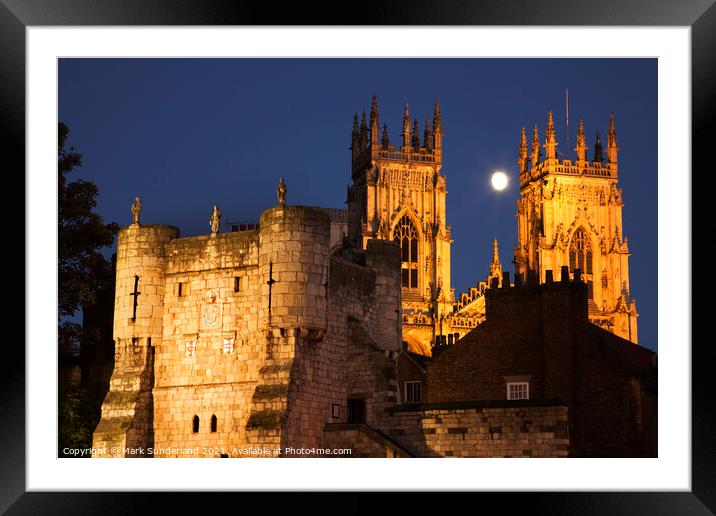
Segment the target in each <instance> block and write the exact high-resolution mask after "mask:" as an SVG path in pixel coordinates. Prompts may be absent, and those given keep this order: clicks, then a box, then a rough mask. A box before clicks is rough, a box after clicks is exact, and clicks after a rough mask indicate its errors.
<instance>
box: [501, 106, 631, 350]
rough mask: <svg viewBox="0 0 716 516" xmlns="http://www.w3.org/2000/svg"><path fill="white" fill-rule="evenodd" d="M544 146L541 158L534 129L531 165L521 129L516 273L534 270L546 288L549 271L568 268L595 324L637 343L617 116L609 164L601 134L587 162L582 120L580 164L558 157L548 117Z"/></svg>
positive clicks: (610, 138) (611, 130)
mask: <svg viewBox="0 0 716 516" xmlns="http://www.w3.org/2000/svg"><path fill="white" fill-rule="evenodd" d="M543 146H544V149H545V154H544V159H542V153H541V151H540V140H539V134H538V129H537V126H535V128H534V132H533V137H532V149H531V151H532V153H531V166H528V159H527V156H528V155H527V138H526V134H525V130H524V129H522V139H521V142H520V152H519V161H518V163H519V170H520V200H519V201H518V203H517V221H518V237H519V238H518V241H519V243H518V245H517V246H516V247H515V267H516V268H515V271H516V273H517V274H520V275H523V276H526V275H527V274H531V273H532V272H533V271H534V273H536V274H538V276H539V279H540V281H541V282H544V281H546V271H547V270H555V271H556V270H560V268H561V267H562V266H564V265H567V266H569V268H570V272H571V274H572V275H574V272H575V270H576V269H579V270H580V272H581V277H582V280H583V281H584V282H586V283H587V285H588V289H589V318H590V320H591V321H592V322H594V323H595V324H597V325H599V326H601V327H602V328H604V329H606V330H607V331H610V332H612V333H614V334H615V335H618V336H619V337H622V338H624V339H627V340H629V341H631V342H634V343H635V344H636V343H637V342H638V338H637V317H638V315H639V314H638V313H637V311H636V302H635V300H634V298H633V297H631V293H630V292H631V291H630V286H629V256H630V254H629V245H628V242H627V238H626V236H624V222H623V220H622V207H623V206H624V202H623V200H622V191H621V189H620V188H618V187H617V184H618V180H619V174H618V171H619V167H618V161H617V153H618V150H619V149H618V147H617V134H616V129H615V123H614V116H611V117H610V119H609V135H608V142H607V159H606V161H605V159H604V156H603V152H602V144H601V140H600V136H599V133H598V132H597V136H596V139H595V145H594V159H593V160H592V161H589V160H588V159H587V143H586V138H585V136H584V126H583V122H582V120H581V118H580V120H579V130H578V133H577V146H576V148H575V149H574V150H575V151H576V153H577V159H576V161H574V162H572V161H571V160H568V159H558V158H557V150H556V149H557V140H556V136H555V129H554V120H553V118H552V112H551V111H550V112H549V114H548V120H547V130H546V135H545V141H544V145H543Z"/></svg>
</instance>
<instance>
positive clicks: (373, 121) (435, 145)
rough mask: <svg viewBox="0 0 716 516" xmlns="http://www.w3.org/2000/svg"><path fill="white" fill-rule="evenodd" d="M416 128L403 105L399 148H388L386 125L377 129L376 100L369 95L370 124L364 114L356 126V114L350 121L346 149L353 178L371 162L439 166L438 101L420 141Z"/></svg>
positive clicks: (439, 128) (440, 136) (440, 146)
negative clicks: (348, 150)
mask: <svg viewBox="0 0 716 516" xmlns="http://www.w3.org/2000/svg"><path fill="white" fill-rule="evenodd" d="M419 129H420V124H419V123H418V120H417V118H415V119H413V118H411V116H410V110H409V107H408V103H407V102H406V103H405V111H404V113H403V130H402V132H401V139H402V145H400V146H397V145H391V144H390V136H389V134H388V125H387V124H383V127H382V128H381V126H380V121H379V113H378V100H377V97H376V96H375V95H373V103H372V106H371V112H370V123H368V122H367V121H366V114H365V112H363V114H362V118H361V122H360V124H359V123H358V113H355V115H354V118H353V131H352V133H351V146H350V149H351V160H352V164H353V174H354V175H355V173H356V172H358V171H360V170H362V169H364V168H366V167H367V166H369V165H370V163H371V162H374V161H378V160H381V161H396V162H416V163H426V164H441V163H442V138H443V129H442V119H441V115H440V104H439V102H438V101H435V107H434V110H433V116H432V120H431V119H430V117H426V118H425V123H424V125H423V137H422V141H421V138H420V134H419V132H420V131H419ZM381 131H382V132H381Z"/></svg>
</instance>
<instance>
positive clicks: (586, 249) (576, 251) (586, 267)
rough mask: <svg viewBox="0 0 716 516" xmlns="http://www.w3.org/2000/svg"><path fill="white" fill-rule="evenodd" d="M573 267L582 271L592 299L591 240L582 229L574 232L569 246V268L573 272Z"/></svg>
mask: <svg viewBox="0 0 716 516" xmlns="http://www.w3.org/2000/svg"><path fill="white" fill-rule="evenodd" d="M574 269H579V270H580V271H581V272H582V277H583V279H584V281H585V282H586V283H587V286H588V291H589V298H590V299H592V297H593V291H592V285H593V283H592V280H593V278H592V242H591V241H590V239H589V237H587V236H586V235H585V234H584V231H583V230H582V229H578V230H577V231H575V232H574V236H572V243H571V245H570V246H569V270H570V272H574Z"/></svg>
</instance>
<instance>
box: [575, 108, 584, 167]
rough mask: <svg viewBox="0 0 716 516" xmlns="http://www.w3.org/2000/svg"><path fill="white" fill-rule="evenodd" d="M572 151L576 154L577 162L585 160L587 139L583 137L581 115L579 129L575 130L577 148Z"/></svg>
mask: <svg viewBox="0 0 716 516" xmlns="http://www.w3.org/2000/svg"><path fill="white" fill-rule="evenodd" d="M574 150H575V151H576V152H577V160H578V161H585V160H586V159H587V139H586V138H585V137H584V122H583V120H582V117H581V115H580V117H579V128H578V129H577V146H576V147H575V149H574Z"/></svg>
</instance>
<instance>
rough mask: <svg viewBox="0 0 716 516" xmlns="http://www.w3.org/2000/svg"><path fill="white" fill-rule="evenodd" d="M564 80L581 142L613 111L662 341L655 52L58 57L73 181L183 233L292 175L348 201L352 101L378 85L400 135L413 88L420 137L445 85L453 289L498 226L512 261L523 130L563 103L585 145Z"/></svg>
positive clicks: (305, 190)
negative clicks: (609, 55) (632, 55)
mask: <svg viewBox="0 0 716 516" xmlns="http://www.w3.org/2000/svg"><path fill="white" fill-rule="evenodd" d="M565 88H568V89H569V102H570V104H569V117H570V119H569V122H570V124H569V125H570V145H569V147H570V148H574V141H575V136H576V131H577V122H578V119H579V116H580V114H581V115H582V116H583V117H584V126H585V133H586V137H587V145H588V146H589V149H588V151H587V152H588V156H589V157H590V158H591V156H592V155H593V143H594V134H595V133H596V131H597V129H599V131H600V133H601V136H602V143H603V145H604V147H605V153H606V143H607V138H606V135H607V130H608V122H609V113H610V112H612V111H613V112H614V115H615V118H616V129H617V138H618V142H619V147H620V149H621V151H620V153H619V177H620V186H621V187H622V188H623V192H624V210H623V217H624V235H625V236H626V237H628V239H629V247H630V251H631V253H632V256H631V258H630V262H629V266H630V280H631V289H632V292H631V293H632V295H633V296H634V297H635V298H636V301H637V309H638V310H639V312H640V317H639V343H640V344H641V345H643V346H646V347H648V348H651V349H654V350H656V349H657V225H656V221H657V60H656V59H61V60H60V64H59V92H58V95H59V120H60V121H62V122H64V123H66V124H67V125H68V126H69V127H70V137H69V143H70V145H73V146H74V147H75V148H76V150H77V151H78V152H80V153H81V154H82V157H83V164H82V167H80V168H79V169H78V170H77V171H76V172H74V173H73V174H72V175H71V179H75V178H83V179H87V180H90V181H93V182H94V183H95V184H96V185H97V186H98V188H99V199H98V206H97V211H98V212H99V213H101V214H102V215H103V216H104V218H105V220H106V221H107V222H109V221H115V222H117V223H119V224H120V225H127V224H129V223H131V212H130V206H131V204H132V202H133V201H134V197H135V196H137V195H139V196H141V198H142V204H143V205H144V208H143V210H142V222H144V223H147V224H171V225H174V226H178V227H179V228H180V231H181V235H182V236H190V235H198V234H206V233H208V232H209V218H210V217H211V212H212V206H213V205H214V204H217V205H218V206H219V207H220V208H221V211H222V214H223V219H222V222H227V223H228V222H231V221H257V220H258V217H259V215H260V213H261V212H262V211H263V210H264V209H266V208H268V207H270V206H273V205H275V204H276V202H277V201H276V195H275V188H276V183H277V182H278V178H279V177H281V176H283V177H284V178H285V180H286V184H287V186H288V195H287V202H288V203H289V204H301V205H310V206H324V207H335V208H344V207H345V204H344V201H345V198H346V186H347V185H348V184H349V182H350V151H349V150H348V147H349V145H350V138H351V126H352V122H353V113H354V112H355V111H358V112H359V114H360V112H361V111H363V110H365V111H366V112H367V113H368V112H369V111H370V100H371V95H372V94H373V93H376V94H377V95H378V106H379V110H380V122H381V125H382V124H383V123H384V122H387V124H388V129H389V132H390V140H391V144H394V145H399V142H400V130H401V122H402V115H403V107H404V104H405V101H406V100H407V101H408V102H409V103H410V111H411V114H412V115H413V117H417V119H418V121H419V123H420V134H421V138H422V131H423V128H424V125H423V124H424V121H425V117H426V115H432V109H433V103H434V100H435V98H436V97H439V98H440V104H441V111H442V118H443V127H444V130H445V136H444V144H443V162H444V164H443V169H442V170H443V174H444V175H445V176H446V177H447V188H448V194H447V219H448V220H447V222H448V223H449V224H451V226H452V237H453V240H454V243H453V244H452V258H451V261H452V286H453V287H454V288H455V295H456V297H457V296H459V294H460V293H461V292H463V291H465V290H467V289H468V288H469V287H471V286H474V285H475V283H476V282H477V281H479V280H482V279H484V277H485V275H486V274H487V271H488V266H489V263H490V261H491V257H492V239H493V237H497V239H498V241H499V243H500V258H501V260H502V264H503V267H504V268H505V270H509V271H510V272H511V273H512V272H513V271H514V266H513V264H512V263H511V261H512V248H513V246H514V244H515V243H516V242H517V223H516V217H515V211H516V204H515V203H516V200H517V198H518V188H519V184H518V182H519V181H518V177H517V163H516V161H517V152H518V145H519V138H520V130H521V128H522V127H526V128H527V129H528V145H529V141H530V139H531V128H532V127H533V126H534V125H535V124H538V125H539V129H540V138H541V139H543V138H544V128H545V124H546V119H547V115H546V113H547V110H548V109H549V108H552V110H553V111H554V118H555V126H556V132H557V141H558V142H559V146H558V147H557V149H558V151H560V152H562V153H565V154H566V156H565V157H568V158H570V159H574V152H573V151H572V150H570V151H569V152H568V151H567V145H566V131H565ZM496 170H502V171H504V172H506V173H507V175H508V176H509V184H508V186H507V188H506V189H505V190H503V191H496V190H494V189H493V188H492V186H491V185H490V176H491V175H492V173H493V172H495V171H496ZM108 253H109V250H108Z"/></svg>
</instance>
